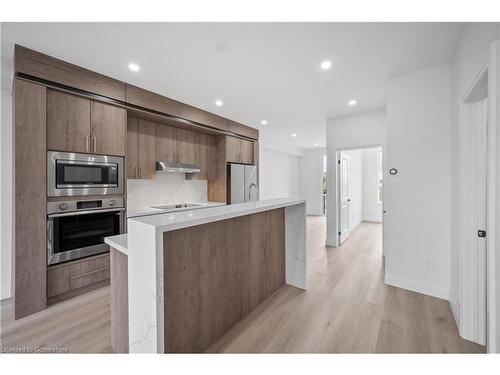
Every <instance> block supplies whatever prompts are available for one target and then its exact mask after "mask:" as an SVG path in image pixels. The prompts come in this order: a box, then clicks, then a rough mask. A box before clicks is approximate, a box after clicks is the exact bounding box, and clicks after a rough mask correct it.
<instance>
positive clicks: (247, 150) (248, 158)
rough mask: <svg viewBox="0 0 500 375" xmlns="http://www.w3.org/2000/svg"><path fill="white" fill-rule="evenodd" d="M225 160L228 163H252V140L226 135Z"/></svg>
mask: <svg viewBox="0 0 500 375" xmlns="http://www.w3.org/2000/svg"><path fill="white" fill-rule="evenodd" d="M226 160H227V162H229V163H242V164H253V162H254V157H253V142H252V141H247V140H245V139H240V138H235V137H229V136H228V137H226Z"/></svg>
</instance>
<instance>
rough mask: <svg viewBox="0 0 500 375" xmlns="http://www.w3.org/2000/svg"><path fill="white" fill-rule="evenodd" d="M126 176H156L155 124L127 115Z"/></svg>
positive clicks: (148, 177) (146, 177)
mask: <svg viewBox="0 0 500 375" xmlns="http://www.w3.org/2000/svg"><path fill="white" fill-rule="evenodd" d="M126 164H127V178H144V179H154V178H155V177H156V124H155V123H154V122H151V121H146V120H141V119H136V118H133V117H129V118H128V120H127V157H126Z"/></svg>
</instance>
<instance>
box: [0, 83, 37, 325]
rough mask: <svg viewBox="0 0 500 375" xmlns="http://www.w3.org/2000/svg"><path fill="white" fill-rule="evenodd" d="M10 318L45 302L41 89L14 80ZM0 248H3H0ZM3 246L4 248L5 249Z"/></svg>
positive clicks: (26, 313)
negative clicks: (12, 282) (13, 180)
mask: <svg viewBox="0 0 500 375" xmlns="http://www.w3.org/2000/svg"><path fill="white" fill-rule="evenodd" d="M13 94H14V98H13V99H14V113H13V121H14V123H13V125H14V129H13V131H14V163H15V164H14V168H15V175H14V178H15V185H14V202H13V204H14V212H15V215H14V231H15V232H14V238H13V246H14V253H13V257H14V264H15V273H14V277H15V282H14V286H15V297H16V298H15V299H14V306H15V312H14V313H15V318H16V319H19V318H22V317H23V316H26V315H29V314H33V313H35V312H37V311H40V310H43V309H45V308H46V304H47V293H46V292H47V291H46V277H45V271H46V262H47V216H46V215H47V214H46V209H47V203H46V194H47V192H46V190H45V186H46V176H47V172H46V166H47V161H46V158H45V155H46V148H45V145H46V142H45V137H46V130H45V124H46V117H45V115H46V104H47V103H46V89H45V87H44V86H41V85H37V84H33V83H30V82H26V81H21V80H18V79H16V80H15V81H14V93H13ZM2 250H3V248H2ZM5 250H6V249H5Z"/></svg>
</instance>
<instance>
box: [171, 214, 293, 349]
mask: <svg viewBox="0 0 500 375" xmlns="http://www.w3.org/2000/svg"><path fill="white" fill-rule="evenodd" d="M285 263H286V257H285V210H284V209H283V208H280V209H276V210H271V211H265V212H260V213H256V214H251V215H246V216H240V217H236V218H232V219H227V220H221V221H217V222H212V223H207V224H203V225H197V226H194V227H189V228H183V229H179V230H174V231H169V232H165V233H164V234H163V267H164V268H163V269H164V280H163V286H164V296H165V303H164V332H165V352H166V353H200V352H203V351H204V350H206V349H207V348H208V347H210V345H212V344H213V343H214V342H215V341H216V340H217V339H219V338H220V337H221V336H222V335H223V334H224V333H225V332H227V330H228V329H230V328H231V327H232V326H234V325H235V324H237V323H238V322H239V321H240V320H241V319H243V318H245V316H247V315H248V314H249V313H250V312H251V311H252V310H253V309H255V308H256V307H257V306H258V305H259V304H261V303H262V302H263V301H265V300H266V299H267V298H269V296H271V295H272V294H273V293H274V292H275V291H276V290H278V289H279V288H281V287H282V286H283V285H284V284H285V281H286V266H285Z"/></svg>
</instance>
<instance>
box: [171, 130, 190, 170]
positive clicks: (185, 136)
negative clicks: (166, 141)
mask: <svg viewBox="0 0 500 375" xmlns="http://www.w3.org/2000/svg"><path fill="white" fill-rule="evenodd" d="M194 134H195V133H193V132H192V131H189V130H185V129H180V128H176V129H175V149H176V152H177V162H178V163H183V164H194V148H195V147H194Z"/></svg>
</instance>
